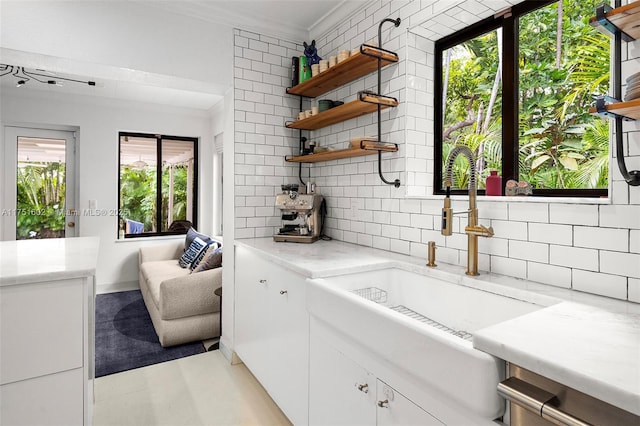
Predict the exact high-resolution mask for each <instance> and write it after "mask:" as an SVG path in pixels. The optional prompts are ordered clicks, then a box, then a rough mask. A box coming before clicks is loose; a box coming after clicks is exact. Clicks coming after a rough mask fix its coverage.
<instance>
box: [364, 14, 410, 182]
mask: <svg viewBox="0 0 640 426" xmlns="http://www.w3.org/2000/svg"><path fill="white" fill-rule="evenodd" d="M385 22H391V23H393V26H394V27H396V28H398V27H399V26H400V22H401V21H400V18H399V17H398V18H396V19H391V18H386V19H383V20H382V21H380V24H379V25H378V48H379V49H380V50H382V51H384V49H383V48H382V25H383V24H384V23H385ZM360 51H362V46H360ZM381 70H382V58H381V57H378V93H377V94H376V96H377V97H379V98H378V101H380V100H382V99H383V98H385V97H382V96H381V95H380V93H382V71H381ZM370 95H372V94H370ZM386 98H387V99H389V98H388V97H386ZM391 99H393V98H391ZM360 100H363V99H362V94H361V95H360ZM394 100H395V99H394ZM395 101H396V103H397V100H395ZM376 104H377V106H378V142H380V141H381V140H382V122H381V121H382V114H381V111H382V104H381V102H376ZM360 144H361V146H362V142H360ZM378 176H380V180H382V182H384V183H385V184H387V185H393V186H394V187H396V188H400V179H395V180H393V181H388V180H387V179H385V178H384V176H383V175H382V150H381V149H378Z"/></svg>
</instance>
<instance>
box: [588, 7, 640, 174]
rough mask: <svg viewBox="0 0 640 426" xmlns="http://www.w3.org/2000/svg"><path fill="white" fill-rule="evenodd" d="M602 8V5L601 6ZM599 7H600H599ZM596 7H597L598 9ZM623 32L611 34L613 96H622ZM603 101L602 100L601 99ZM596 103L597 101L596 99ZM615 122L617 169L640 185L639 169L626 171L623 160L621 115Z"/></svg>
mask: <svg viewBox="0 0 640 426" xmlns="http://www.w3.org/2000/svg"><path fill="white" fill-rule="evenodd" d="M615 3H616V7H620V3H621V2H620V0H616V2H615ZM602 7H603V9H604V6H602ZM599 8H600V7H599ZM599 8H598V9H599ZM623 34H624V33H623V32H622V31H619V32H616V33H614V34H613V37H614V39H613V40H614V53H613V57H614V64H613V79H614V94H613V95H614V97H615V98H618V99H620V98H622V84H621V83H622V64H621V60H622V37H623ZM602 102H604V100H603V101H602ZM596 103H597V101H596ZM615 123H616V129H615V132H616V161H617V162H618V169H619V170H620V174H621V175H622V177H623V178H624V180H625V182H627V185H629V186H640V170H631V171H628V169H627V165H626V164H625V162H624V143H623V138H622V117H621V116H617V117H615Z"/></svg>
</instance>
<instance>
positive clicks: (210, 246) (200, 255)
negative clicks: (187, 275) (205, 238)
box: [189, 241, 218, 271]
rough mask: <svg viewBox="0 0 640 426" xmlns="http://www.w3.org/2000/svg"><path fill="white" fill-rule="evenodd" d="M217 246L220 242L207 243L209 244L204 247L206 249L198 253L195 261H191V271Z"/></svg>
mask: <svg viewBox="0 0 640 426" xmlns="http://www.w3.org/2000/svg"><path fill="white" fill-rule="evenodd" d="M216 248H218V243H216V242H215V241H213V242H211V243H209V244H207V246H206V247H205V248H204V250H200V253H198V255H197V256H196V258H195V259H193V262H191V265H190V266H189V269H191V271H193V270H194V269H196V267H197V266H198V265H199V264H200V262H201V261H202V259H204V258H205V256H206V255H207V253H211V252H212V251H213V250H215V249H216Z"/></svg>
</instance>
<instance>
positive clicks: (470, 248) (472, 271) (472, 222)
mask: <svg viewBox="0 0 640 426" xmlns="http://www.w3.org/2000/svg"><path fill="white" fill-rule="evenodd" d="M460 154H463V155H464V156H465V157H467V159H468V160H469V168H470V169H471V176H469V210H468V211H467V212H466V213H467V214H468V217H469V222H468V223H467V226H466V227H465V228H464V232H465V234H467V271H466V274H467V275H478V237H487V238H488V237H493V228H492V227H489V228H487V227H485V226H482V225H478V207H477V205H476V198H477V195H478V194H477V187H476V163H475V159H474V158H473V152H471V150H470V149H469V148H468V147H466V146H462V145H459V146H456V147H455V148H453V150H451V153H450V154H449V158H448V159H447V168H446V177H445V182H444V185H445V188H446V191H447V192H446V196H445V199H444V207H443V208H442V230H441V231H440V232H441V233H442V235H444V236H445V237H446V236H449V235H451V233H452V228H451V222H452V219H453V215H454V214H457V213H454V212H453V210H452V209H451V180H452V174H453V162H454V161H455V159H456V157H457V156H458V155H460Z"/></svg>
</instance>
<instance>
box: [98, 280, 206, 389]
mask: <svg viewBox="0 0 640 426" xmlns="http://www.w3.org/2000/svg"><path fill="white" fill-rule="evenodd" d="M205 351H206V349H205V347H204V345H203V344H202V342H195V343H187V344H184V345H177V346H171V347H168V348H163V347H162V346H161V345H160V341H159V340H158V336H157V335H156V332H155V330H154V329H153V324H152V323H151V317H150V316H149V312H148V311H147V308H146V306H145V305H144V301H143V300H142V293H141V292H140V290H132V291H121V292H118V293H106V294H99V295H97V296H96V377H102V376H106V375H108V374H113V373H119V372H121V371H126V370H131V369H134V368H139V367H144V366H147V365H152V364H158V363H160V362H165V361H171V360H174V359H178V358H182V357H185V356H190V355H196V354H200V353H203V352H205Z"/></svg>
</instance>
